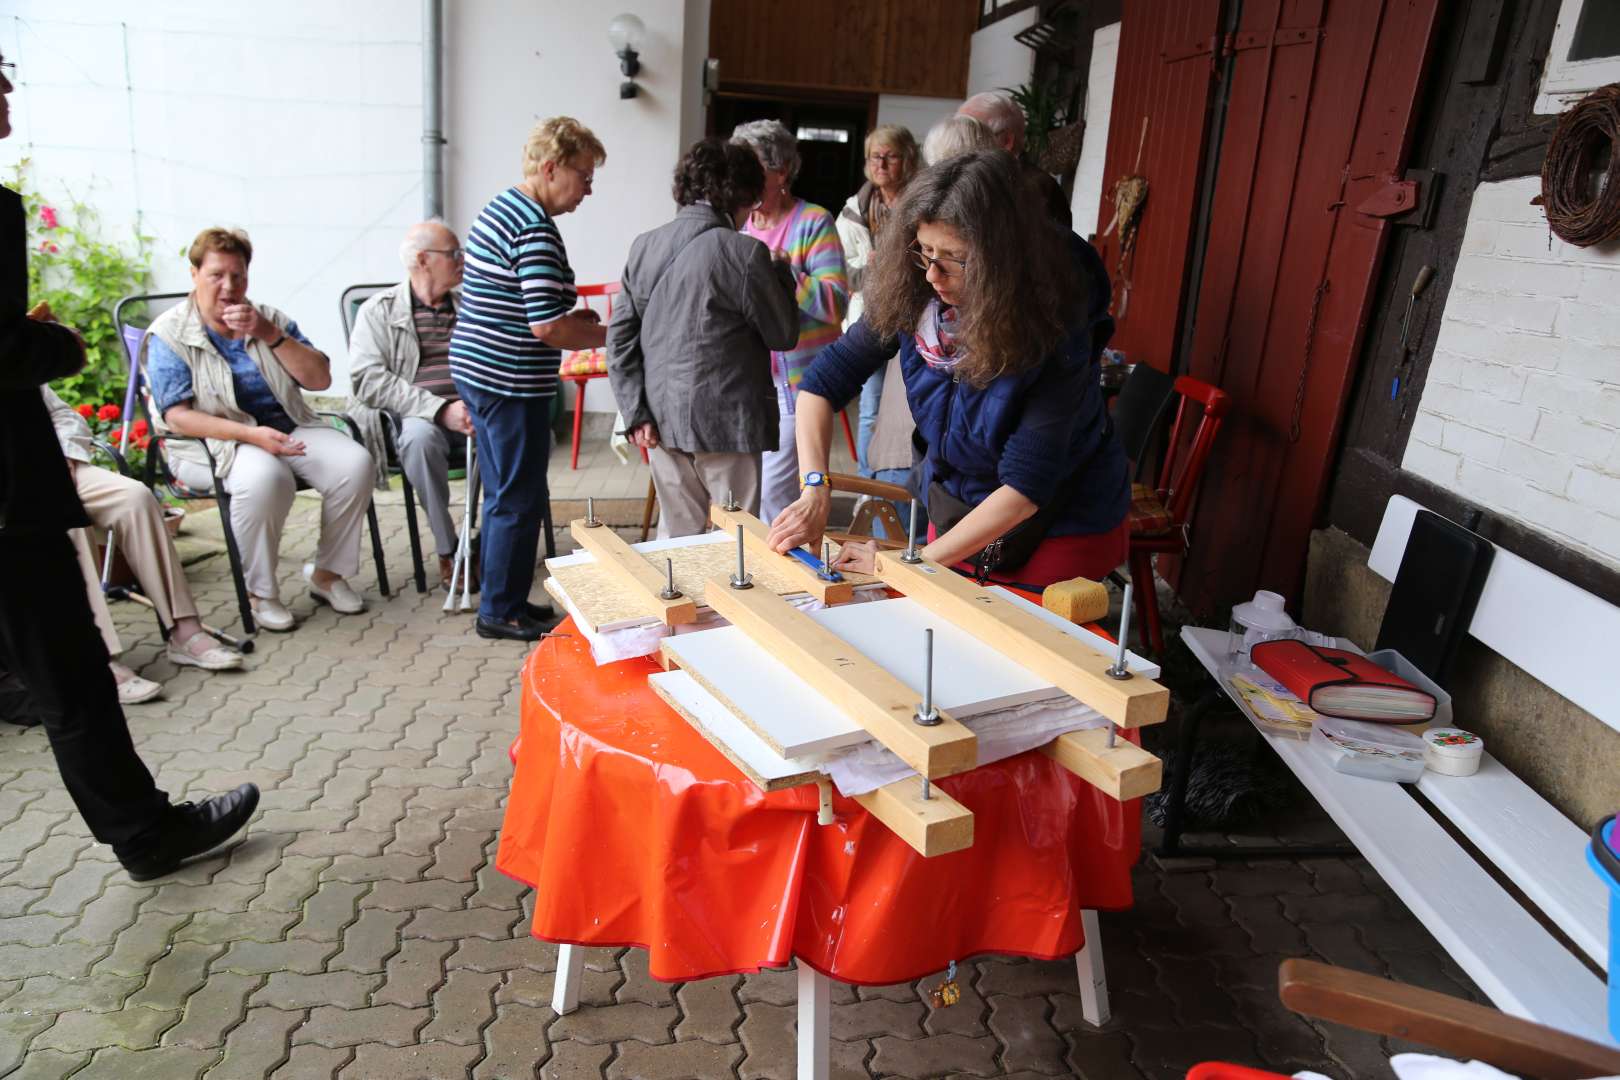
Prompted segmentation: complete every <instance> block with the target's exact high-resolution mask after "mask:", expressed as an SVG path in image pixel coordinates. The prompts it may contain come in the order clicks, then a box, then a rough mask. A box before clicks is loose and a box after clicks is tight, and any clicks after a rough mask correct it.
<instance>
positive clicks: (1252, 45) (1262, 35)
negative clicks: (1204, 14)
mask: <svg viewBox="0 0 1620 1080" xmlns="http://www.w3.org/2000/svg"><path fill="white" fill-rule="evenodd" d="M1321 36H1322V28H1321V27H1320V26H1298V27H1291V28H1289V29H1287V30H1277V31H1275V32H1268V31H1265V30H1240V31H1238V32H1237V33H1235V34H1227V35H1226V38H1225V39H1224V40H1223V41H1222V43H1221V44H1222V50H1221V55H1222V56H1231V55H1232V54H1233V53H1237V52H1242V51H1243V50H1245V49H1264V48H1266V47H1268V46H1274V47H1276V48H1279V49H1280V48H1282V47H1283V46H1284V45H1309V44H1311V43H1313V42H1315V41H1317V40H1319V39H1320V38H1321Z"/></svg>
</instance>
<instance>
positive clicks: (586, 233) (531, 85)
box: [445, 0, 707, 412]
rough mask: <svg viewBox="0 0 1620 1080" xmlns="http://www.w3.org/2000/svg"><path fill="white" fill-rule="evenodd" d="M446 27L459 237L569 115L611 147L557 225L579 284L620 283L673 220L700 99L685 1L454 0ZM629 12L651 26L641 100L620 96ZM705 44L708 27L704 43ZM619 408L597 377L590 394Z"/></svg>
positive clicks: (451, 186)
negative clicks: (543, 131)
mask: <svg viewBox="0 0 1620 1080" xmlns="http://www.w3.org/2000/svg"><path fill="white" fill-rule="evenodd" d="M448 6H449V7H450V9H451V10H452V11H453V12H454V18H453V19H450V20H448V21H449V25H448V26H447V27H446V42H445V44H446V54H445V80H446V83H447V85H448V87H449V88H450V89H449V93H448V102H447V107H446V116H445V128H446V132H447V136H448V138H449V140H450V145H449V146H448V147H447V148H446V151H447V153H446V159H447V169H448V178H447V186H448V199H447V207H446V209H447V211H448V215H449V218H450V222H451V224H452V225H453V226H454V227H455V228H456V229H457V230H458V231H461V232H463V233H465V232H466V230H467V228H468V226H469V225H471V223H472V221H473V220H474V219H475V218H476V217H477V215H478V212H479V211H480V210H482V209H483V207H484V205H485V204H486V203H487V202H488V201H489V200H490V198H491V197H493V196H494V195H495V194H496V193H498V192H499V191H501V190H503V189H504V188H505V187H507V186H510V185H511V184H514V183H516V182H517V181H519V180H521V179H522V176H523V173H522V166H521V155H522V150H523V143H524V140H525V139H526V138H527V137H528V133H529V130H530V129H531V128H532V127H533V126H534V124H535V123H536V122H537V121H539V120H542V119H544V118H545V117H548V116H554V115H558V114H564V115H568V116H572V117H574V118H575V119H577V120H578V121H579V122H580V123H582V124H584V125H585V126H586V127H588V128H590V129H591V130H592V131H594V132H595V133H596V135H597V137H598V138H600V139H601V140H602V143H603V145H604V146H605V147H606V148H607V155H608V156H607V163H606V164H605V165H603V166H602V167H601V168H599V169H597V171H596V184H595V190H594V192H593V193H592V194H591V195H590V196H589V197H588V198H586V200H585V201H584V202H583V203H582V204H581V205H580V208H579V209H578V210H576V211H575V212H574V213H572V214H569V215H567V216H566V217H563V218H562V219H560V220H559V222H558V227H559V228H560V229H561V231H562V235H563V241H564V243H566V244H567V246H568V258H569V261H570V263H571V264H572V265H573V268H574V272H575V275H576V276H577V279H578V280H579V282H580V283H582V284H583V283H586V282H601V281H617V280H618V278H619V274H620V272H621V271H622V270H623V269H624V258H625V254H626V253H627V252H628V250H629V248H630V242H631V241H632V240H633V239H635V237H636V236H637V235H638V234H639V233H642V232H645V231H646V230H648V229H651V228H654V227H656V226H658V225H662V224H663V223H664V222H666V221H668V220H669V219H670V217H672V216H673V214H674V211H675V204H674V202H673V200H672V198H671V196H670V182H671V175H672V172H673V170H674V167H675V163H676V161H677V160H678V159H679V157H680V154H681V151H682V150H683V149H684V146H683V144H682V141H681V140H682V135H683V131H682V127H683V122H684V123H686V124H690V123H691V113H690V111H689V110H688V108H687V104H686V103H687V96H688V95H699V94H701V81H700V73H699V71H698V69H697V67H696V66H695V65H694V66H691V70H686V69H687V66H688V65H687V64H686V63H685V62H683V61H684V60H689V59H690V56H689V54H688V52H687V50H686V48H685V44H686V43H685V34H686V26H687V15H688V12H687V11H686V5H685V4H677V3H669V2H665V0H615V2H614V3H613V4H612V5H609V6H607V7H595V6H588V5H573V4H562V3H545V4H522V5H518V4H511V3H507V2H505V0H456V2H455V3H454V4H451V5H448ZM621 11H628V12H632V13H634V14H635V15H637V16H639V17H640V18H641V20H642V22H644V23H645V24H646V26H647V35H646V40H645V41H644V42H643V45H642V49H641V74H640V75H638V76H637V78H636V81H637V83H638V84H639V85H640V87H641V90H640V94H639V96H637V97H635V98H633V99H631V100H628V101H621V100H620V99H619V83H620V82H621V81H622V76H620V74H619V68H618V61H617V59H616V58H615V57H614V55H613V50H612V46H611V45H609V43H608V38H607V26H608V22H609V21H610V20H611V19H612V17H613V16H615V15H617V14H619V13H620V12H621ZM706 45H707V28H706V26H705V33H704V46H705V47H706ZM586 405H587V407H588V408H591V409H593V410H596V409H600V410H603V411H609V412H611V411H612V409H613V402H612V395H611V394H610V393H608V391H607V389H606V386H605V384H604V383H602V382H599V383H598V384H597V385H596V386H595V387H593V388H592V391H591V393H589V394H588V395H587V397H586Z"/></svg>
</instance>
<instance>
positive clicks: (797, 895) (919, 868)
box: [496, 620, 1141, 984]
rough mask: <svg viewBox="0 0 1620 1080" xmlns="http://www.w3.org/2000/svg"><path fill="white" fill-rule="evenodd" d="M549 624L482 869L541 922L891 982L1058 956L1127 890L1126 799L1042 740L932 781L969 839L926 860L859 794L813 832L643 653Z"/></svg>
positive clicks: (806, 799)
mask: <svg viewBox="0 0 1620 1080" xmlns="http://www.w3.org/2000/svg"><path fill="white" fill-rule="evenodd" d="M558 632H559V633H561V634H570V635H571V636H568V637H552V638H547V639H545V640H543V641H542V642H541V643H540V645H539V646H538V647H537V648H536V649H535V650H534V651H533V652H532V653H530V655H529V659H528V662H527V663H526V664H525V665H524V666H523V671H522V707H521V712H522V731H521V735H520V738H519V740H518V742H517V743H516V744H515V746H514V750H513V756H514V760H515V764H516V772H515V773H514V775H513V778H512V790H511V794H510V797H509V798H508V800H507V806H506V819H505V824H504V825H503V827H502V829H501V840H500V851H499V854H498V855H497V862H496V865H497V866H498V867H499V868H500V869H501V870H502V871H503V872H505V873H507V874H509V875H510V876H512V877H514V878H516V879H518V880H520V881H523V882H525V883H527V884H530V885H533V886H534V887H535V890H536V900H535V912H534V923H533V927H532V930H533V933H534V935H535V936H536V937H540V938H544V939H546V940H548V941H556V942H563V943H569V944H579V945H598V946H621V945H635V946H638V947H641V948H645V949H646V950H647V951H648V954H649V970H650V972H651V974H652V976H653V977H654V978H656V979H663V980H689V979H699V978H704V977H706V976H711V975H724V974H731V973H735V972H746V971H756V970H759V969H760V968H770V967H782V966H785V965H786V964H787V962H788V961H789V960H790V959H791V958H792V957H795V956H797V957H798V958H799V960H800V961H801V962H803V963H807V964H809V965H810V966H812V967H814V968H815V969H817V970H818V971H820V972H822V973H823V974H826V975H829V976H831V977H833V978H836V979H839V980H841V981H843V982H848V983H868V984H888V983H897V982H906V981H910V980H913V979H917V978H921V977H922V976H924V975H927V974H929V973H931V972H935V971H938V970H940V969H942V968H944V967H945V966H946V964H947V963H949V962H950V961H951V960H961V959H965V958H966V957H969V956H972V955H974V954H975V953H981V952H989V953H1013V954H1020V955H1026V956H1035V957H1041V958H1046V959H1054V958H1058V957H1064V956H1068V955H1070V954H1072V953H1074V952H1075V951H1076V950H1078V949H1079V948H1080V946H1081V945H1082V944H1083V942H1084V939H1083V936H1082V933H1081V927H1080V910H1081V909H1082V908H1098V909H1118V908H1123V907H1128V906H1129V905H1130V903H1131V882H1130V868H1131V866H1132V864H1133V863H1134V862H1135V861H1136V858H1137V855H1138V852H1139V849H1140V842H1141V815H1140V808H1139V807H1138V805H1137V804H1136V803H1135V802H1130V803H1125V804H1121V803H1119V802H1117V801H1115V800H1113V799H1110V798H1109V797H1107V796H1106V795H1103V794H1102V793H1100V792H1098V791H1097V790H1096V789H1095V788H1093V787H1092V786H1091V785H1089V784H1087V783H1085V782H1084V781H1082V780H1080V779H1079V778H1077V777H1075V776H1073V775H1072V774H1070V773H1069V772H1067V771H1065V770H1064V769H1062V768H1060V767H1059V766H1058V765H1057V764H1056V763H1055V762H1053V761H1051V760H1050V759H1048V758H1047V757H1045V756H1044V755H1043V754H1041V753H1039V752H1032V753H1027V754H1020V755H1018V756H1017V757H1012V758H1008V759H1006V760H1004V761H999V762H996V763H994V764H991V765H985V766H981V767H980V768H977V769H974V770H973V771H971V772H968V773H964V774H962V775H959V776H953V777H949V778H947V779H945V780H941V781H939V782H938V784H937V786H938V787H940V788H942V789H944V790H945V791H947V792H949V793H950V795H951V796H952V797H953V798H955V799H956V800H958V801H959V802H961V803H962V804H963V805H965V806H967V807H968V808H969V809H971V810H972V811H973V813H974V842H973V846H972V847H971V848H968V849H967V850H965V851H960V852H956V853H954V854H951V855H944V856H938V857H935V858H932V859H925V858H923V857H922V856H921V855H919V854H917V853H916V852H915V851H913V850H912V849H911V848H910V847H908V846H907V845H906V844H905V843H904V842H903V841H901V840H900V839H899V838H898V837H896V836H895V835H894V834H893V833H891V832H890V831H889V830H888V829H887V828H886V827H884V826H883V824H882V823H881V822H879V821H877V820H876V819H875V818H872V817H871V816H869V815H868V814H867V813H866V811H865V810H863V809H862V808H861V807H860V806H859V804H857V803H855V802H854V801H853V800H850V799H845V798H842V797H841V796H835V803H834V808H835V810H836V812H837V815H838V820H837V822H836V823H835V824H833V825H827V826H821V825H817V824H816V804H817V797H816V787H815V785H814V784H810V785H805V786H802V787H798V788H794V789H790V790H786V791H779V792H774V793H770V794H767V793H765V792H763V791H761V790H760V789H759V788H758V787H757V786H756V785H755V784H754V783H753V782H752V781H751V780H749V779H748V778H746V777H745V776H743V775H742V774H741V773H740V772H738V770H737V768H736V767H735V766H734V765H732V764H731V762H730V761H728V760H727V759H726V758H725V757H724V756H723V755H722V754H721V753H720V752H719V751H718V750H716V749H715V748H714V747H713V746H711V745H710V744H709V743H708V741H707V740H705V739H704V738H703V736H702V735H700V734H698V733H697V732H696V731H695V730H694V729H693V728H692V727H691V726H689V725H688V724H687V722H686V721H685V720H684V719H682V718H681V717H680V716H679V715H677V714H676V713H675V712H674V711H672V710H671V709H670V708H669V707H668V706H666V705H665V704H664V702H663V701H662V700H661V699H660V698H659V697H658V696H657V694H655V693H654V692H653V691H652V689H651V688H650V687H649V686H648V685H647V676H648V675H650V674H652V673H654V672H656V671H658V670H659V669H658V667H657V666H656V665H655V664H654V663H653V662H652V661H651V660H647V659H638V660H626V661H622V662H620V663H616V664H610V665H607V666H604V667H597V666H596V664H595V662H594V661H593V660H592V658H591V654H590V648H589V646H588V645H587V644H586V643H585V641H584V639H583V638H582V637H580V636H579V634H578V633H577V632H575V631H574V628H573V623H572V621H571V620H570V621H567V622H564V623H563V624H562V625H561V626H559V627H558ZM784 707H791V704H790V703H787V702H784Z"/></svg>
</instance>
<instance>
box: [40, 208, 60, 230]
mask: <svg viewBox="0 0 1620 1080" xmlns="http://www.w3.org/2000/svg"><path fill="white" fill-rule="evenodd" d="M39 220H40V222H41V223H42V224H43V225H44V226H45V227H46V228H47V229H54V228H56V225H57V221H56V210H55V208H54V207H50V206H42V207H40V208H39Z"/></svg>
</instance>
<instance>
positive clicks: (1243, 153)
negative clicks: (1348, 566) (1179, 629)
mask: <svg viewBox="0 0 1620 1080" xmlns="http://www.w3.org/2000/svg"><path fill="white" fill-rule="evenodd" d="M1439 2H1440V0H1245V2H1244V4H1243V9H1242V14H1241V16H1240V27H1239V30H1238V32H1237V33H1236V34H1234V35H1233V38H1232V39H1231V40H1230V41H1229V42H1228V43H1227V44H1228V47H1229V48H1230V49H1232V50H1233V52H1232V56H1231V61H1230V62H1231V63H1232V64H1233V69H1232V83H1231V94H1230V98H1229V103H1228V110H1227V117H1226V123H1225V128H1224V133H1223V138H1222V142H1221V152H1220V161H1219V164H1218V166H1217V171H1216V180H1215V191H1214V200H1213V203H1212V209H1211V215H1210V227H1209V237H1208V247H1207V251H1206V254H1205V261H1204V268H1203V274H1202V275H1201V277H1202V285H1201V288H1200V291H1199V295H1198V300H1197V308H1196V312H1195V315H1194V324H1193V337H1192V352H1191V354H1190V355H1189V357H1188V361H1187V364H1186V370H1187V372H1188V374H1190V375H1192V376H1194V377H1195V378H1199V379H1203V380H1204V381H1206V382H1210V383H1214V384H1216V385H1217V386H1220V387H1221V388H1222V389H1224V390H1225V391H1226V392H1227V393H1229V394H1231V395H1232V397H1233V399H1234V400H1233V408H1232V411H1231V413H1229V414H1228V418H1227V421H1226V425H1225V427H1224V428H1222V430H1221V435H1220V440H1219V442H1218V444H1217V445H1216V447H1215V451H1214V453H1213V455H1212V456H1211V458H1210V461H1209V464H1208V467H1207V469H1206V471H1205V474H1204V481H1203V487H1202V489H1201V493H1200V495H1199V499H1198V509H1197V512H1196V516H1195V519H1194V528H1193V533H1192V551H1191V554H1190V555H1189V556H1188V558H1187V560H1186V564H1185V566H1184V567H1183V568H1182V572H1181V576H1180V581H1179V589H1180V592H1181V595H1182V597H1183V598H1184V599H1185V600H1186V601H1187V603H1188V604H1189V606H1191V607H1192V609H1193V610H1194V611H1201V612H1209V611H1212V610H1215V609H1217V608H1219V607H1221V606H1224V605H1226V604H1229V603H1232V602H1234V601H1236V600H1239V599H1242V598H1244V597H1246V596H1247V595H1248V594H1250V593H1252V592H1253V591H1254V589H1255V588H1257V587H1259V588H1268V589H1274V590H1276V591H1278V592H1281V593H1282V594H1283V595H1285V596H1287V597H1288V598H1289V601H1290V604H1291V605H1294V606H1296V607H1297V604H1298V601H1299V596H1300V586H1301V582H1302V580H1303V575H1304V568H1305V555H1306V549H1307V546H1308V544H1309V540H1310V531H1311V528H1312V527H1313V525H1314V523H1315V519H1316V516H1317V513H1318V510H1319V509H1320V507H1321V504H1322V499H1323V495H1324V492H1325V489H1326V480H1327V474H1328V470H1329V468H1330V466H1331V464H1332V461H1333V457H1334V452H1335V449H1336V447H1337V445H1338V440H1339V428H1340V424H1341V422H1342V418H1343V415H1344V410H1345V405H1346V401H1347V399H1348V396H1349V392H1350V387H1351V383H1352V379H1353V375H1354V371H1355V363H1356V358H1357V356H1358V354H1359V349H1360V345H1361V338H1362V332H1363V330H1364V328H1365V322H1366V316H1367V311H1368V307H1369V305H1370V303H1371V294H1372V289H1373V286H1374V276H1375V272H1376V269H1377V265H1378V260H1379V258H1380V256H1381V254H1382V252H1383V247H1384V242H1385V234H1386V231H1387V229H1388V224H1387V222H1386V220H1385V219H1384V218H1383V217H1380V216H1377V212H1380V211H1381V210H1382V211H1384V212H1387V210H1388V208H1389V207H1390V205H1392V204H1391V202H1390V201H1389V200H1392V199H1393V198H1394V195H1393V193H1392V191H1391V190H1390V185H1391V184H1393V183H1394V182H1395V181H1396V180H1398V178H1399V175H1400V169H1401V166H1402V163H1403V162H1404V159H1405V155H1406V152H1407V149H1408V144H1409V140H1410V133H1411V128H1412V120H1413V115H1414V112H1415V109H1416V105H1417V101H1418V98H1419V93H1420V88H1421V85H1422V77H1423V72H1424V67H1425V63H1426V60H1427V58H1428V54H1429V44H1430V38H1431V34H1432V31H1433V29H1434V24H1435V16H1436V11H1437V7H1438V5H1439ZM1115 115H1116V116H1117V115H1118V114H1117V113H1116V114H1115ZM1117 123H1118V121H1117V120H1116V124H1117ZM1375 196H1376V197H1377V198H1375ZM1404 199H1405V206H1407V207H1410V206H1411V205H1412V203H1411V201H1410V194H1409V193H1407V194H1406V195H1405V196H1404ZM1381 203H1382V207H1381V205H1380V204H1381Z"/></svg>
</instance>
